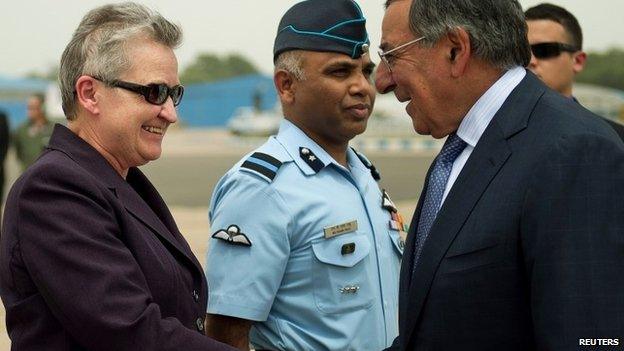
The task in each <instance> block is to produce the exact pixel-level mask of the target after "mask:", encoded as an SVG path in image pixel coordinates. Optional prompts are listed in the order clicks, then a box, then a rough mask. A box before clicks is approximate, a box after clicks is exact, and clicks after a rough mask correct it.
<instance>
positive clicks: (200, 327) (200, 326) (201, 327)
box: [195, 317, 204, 332]
mask: <svg viewBox="0 0 624 351" xmlns="http://www.w3.org/2000/svg"><path fill="white" fill-rule="evenodd" d="M195 325H197V330H199V331H200V332H203V331H204V319H203V318H201V317H199V318H197V320H195Z"/></svg>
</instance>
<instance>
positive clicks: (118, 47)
mask: <svg viewBox="0 0 624 351" xmlns="http://www.w3.org/2000/svg"><path fill="white" fill-rule="evenodd" d="M140 35H146V36H147V37H148V38H150V39H152V40H154V41H155V42H157V43H160V44H163V45H165V46H168V47H170V48H172V49H174V48H176V47H178V46H179V45H180V43H181V42H182V30H181V29H180V27H179V26H178V25H176V24H173V23H171V22H169V21H168V20H167V19H165V18H164V17H162V16H161V15H160V14H159V13H158V12H155V11H152V10H150V9H149V8H147V7H145V6H143V5H139V4H137V3H133V2H125V3H119V4H109V5H104V6H101V7H98V8H95V9H93V10H91V11H89V12H88V13H87V14H86V15H85V16H84V17H83V19H82V21H81V22H80V24H79V25H78V28H76V31H75V32H74V35H73V36H72V38H71V41H70V42H69V44H67V47H66V48H65V51H63V55H62V56H61V64H60V67H59V83H60V89H61V96H62V99H63V111H64V112H65V116H67V119H69V120H73V119H75V118H76V112H77V111H76V93H75V84H76V81H77V80H78V78H79V77H80V76H81V75H85V74H88V75H93V76H97V77H99V78H101V79H105V80H114V79H117V78H118V77H119V75H120V74H121V73H123V72H125V71H126V70H128V69H130V66H131V62H130V60H129V58H128V57H127V55H126V49H127V48H126V44H127V43H128V42H129V41H130V40H132V39H134V38H136V37H138V36H140Z"/></svg>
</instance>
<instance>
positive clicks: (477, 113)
mask: <svg viewBox="0 0 624 351" xmlns="http://www.w3.org/2000/svg"><path fill="white" fill-rule="evenodd" d="M525 75H526V70H525V69H524V68H523V67H519V66H517V67H514V68H512V69H510V70H508V71H507V72H505V74H503V76H502V77H500V78H499V79H498V80H497V81H496V82H495V83H494V84H493V85H492V86H491V87H490V88H489V89H488V90H487V91H486V92H485V93H484V94H483V95H482V96H481V97H480V98H479V100H477V102H476V103H475V104H474V105H473V106H472V108H471V109H470V111H468V113H467V114H466V116H465V117H464V119H463V120H462V122H461V124H460V125H459V128H458V129H457V135H458V136H459V137H460V138H461V139H462V140H464V141H465V142H466V143H468V145H470V146H472V147H473V148H474V147H475V146H476V145H477V142H478V141H479V139H480V138H481V135H483V132H484V131H485V129H486V128H487V126H488V125H489V124H490V122H491V121H492V118H494V115H496V112H498V110H499V109H500V108H501V106H503V103H504V102H505V100H507V97H509V94H511V92H512V91H513V90H514V89H515V88H516V86H517V85H518V84H520V81H522V79H524V76H525Z"/></svg>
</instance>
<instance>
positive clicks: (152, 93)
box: [93, 77, 184, 106]
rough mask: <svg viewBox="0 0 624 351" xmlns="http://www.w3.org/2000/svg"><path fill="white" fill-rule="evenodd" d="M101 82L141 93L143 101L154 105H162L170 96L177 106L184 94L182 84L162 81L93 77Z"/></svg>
mask: <svg viewBox="0 0 624 351" xmlns="http://www.w3.org/2000/svg"><path fill="white" fill-rule="evenodd" d="M93 78H95V79H97V80H99V81H101V82H104V83H106V84H108V85H110V86H112V87H116V88H121V89H125V90H128V91H131V92H133V93H137V94H139V95H143V97H144V98H145V101H147V102H149V103H150V104H154V105H162V104H164V103H165V101H167V98H168V97H170V96H171V100H173V106H178V105H179V104H180V102H181V101H182V95H184V87H183V86H182V85H175V86H173V87H170V86H168V85H167V84H164V83H158V84H157V83H152V84H148V85H141V84H136V83H130V82H125V81H123V80H116V79H115V80H110V81H109V80H105V79H102V78H100V77H93Z"/></svg>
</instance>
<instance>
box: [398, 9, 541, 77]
mask: <svg viewBox="0 0 624 351" xmlns="http://www.w3.org/2000/svg"><path fill="white" fill-rule="evenodd" d="M394 1H396V0H388V1H387V2H386V7H387V6H389V5H390V4H391V3H392V2H394ZM409 16H410V23H409V24H410V29H411V31H412V32H413V33H415V35H416V36H424V37H425V39H423V44H424V45H426V46H429V47H433V46H434V45H435V43H437V42H438V41H439V40H440V39H441V38H442V37H443V36H444V35H446V34H447V33H449V32H452V31H455V30H457V29H458V28H463V29H464V30H466V32H468V35H469V36H470V45H471V49H472V52H473V53H474V55H475V56H476V57H479V58H481V59H482V60H484V61H486V62H488V63H490V64H491V65H493V66H494V67H496V68H499V69H503V70H506V69H509V68H512V67H514V66H523V67H526V66H527V65H528V64H529V61H530V60H531V50H530V47H529V42H528V39H527V24H526V22H525V20H524V13H523V12H522V6H520V4H519V3H518V1H517V0H412V5H411V8H410V13H409Z"/></svg>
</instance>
